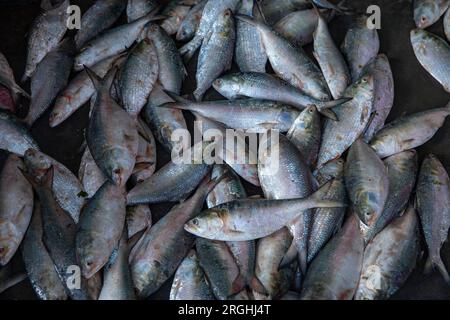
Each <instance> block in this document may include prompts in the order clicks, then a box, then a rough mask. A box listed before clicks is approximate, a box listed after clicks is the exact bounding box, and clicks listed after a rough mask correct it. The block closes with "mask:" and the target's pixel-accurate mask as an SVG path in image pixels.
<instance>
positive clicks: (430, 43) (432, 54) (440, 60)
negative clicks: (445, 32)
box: [411, 29, 450, 92]
mask: <svg viewBox="0 0 450 320" xmlns="http://www.w3.org/2000/svg"><path fill="white" fill-rule="evenodd" d="M411 44H412V46H413V49H414V53H415V55H416V57H417V60H419V62H420V64H421V65H422V67H424V69H425V70H426V71H428V73H429V74H431V75H432V76H433V78H435V79H436V80H437V81H438V82H439V83H440V84H441V85H442V86H443V87H444V90H445V91H447V92H450V73H449V72H448V70H450V45H449V44H448V43H447V42H446V41H445V40H444V39H442V38H440V37H438V36H436V35H434V34H432V33H430V32H428V31H425V30H422V29H414V30H411Z"/></svg>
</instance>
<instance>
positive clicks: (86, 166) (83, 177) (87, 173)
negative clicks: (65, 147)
mask: <svg viewBox="0 0 450 320" xmlns="http://www.w3.org/2000/svg"><path fill="white" fill-rule="evenodd" d="M78 179H79V180H80V182H81V184H82V185H83V189H84V191H85V192H86V194H87V197H88V198H92V197H93V196H94V194H95V193H96V192H97V190H98V189H100V187H101V186H102V185H103V183H104V182H105V181H107V180H108V178H107V177H106V176H105V175H104V174H103V172H102V170H100V168H99V167H98V166H97V164H96V163H95V160H94V158H93V157H92V154H91V152H90V151H89V148H86V149H85V150H84V153H83V156H82V157H81V163H80V168H79V169H78Z"/></svg>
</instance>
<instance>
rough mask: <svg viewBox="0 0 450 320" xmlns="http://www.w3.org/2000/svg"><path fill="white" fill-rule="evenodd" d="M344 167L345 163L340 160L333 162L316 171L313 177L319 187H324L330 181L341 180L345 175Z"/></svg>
mask: <svg viewBox="0 0 450 320" xmlns="http://www.w3.org/2000/svg"><path fill="white" fill-rule="evenodd" d="M344 165H345V161H344V160H343V159H340V158H339V159H335V160H331V161H330V162H328V163H327V164H326V165H324V166H323V167H322V168H320V169H318V170H314V172H313V175H314V177H315V178H316V179H317V182H318V183H319V186H322V185H324V184H325V183H327V182H328V181H330V180H333V179H339V178H341V177H342V176H343V174H344Z"/></svg>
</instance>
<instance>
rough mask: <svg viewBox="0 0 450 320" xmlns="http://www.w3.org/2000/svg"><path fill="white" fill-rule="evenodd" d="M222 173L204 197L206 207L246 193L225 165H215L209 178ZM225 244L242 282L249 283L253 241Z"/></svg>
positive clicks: (253, 258)
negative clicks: (219, 179)
mask: <svg viewBox="0 0 450 320" xmlns="http://www.w3.org/2000/svg"><path fill="white" fill-rule="evenodd" d="M222 175H225V178H223V179H222V181H221V182H219V183H218V184H217V185H216V187H215V188H214V189H213V190H212V191H211V192H210V193H209V194H208V196H207V198H206V204H207V206H208V208H212V207H214V206H216V205H219V204H222V203H225V202H229V201H232V200H235V199H243V198H246V197H247V193H246V191H245V189H244V187H243V186H242V183H241V181H240V180H239V177H238V176H237V175H236V173H235V172H234V171H233V170H231V169H230V168H229V167H227V166H226V165H215V166H214V167H213V169H212V171H211V179H217V178H219V177H220V176H222ZM226 245H227V246H228V248H229V250H230V252H231V253H232V255H233V257H234V259H235V260H236V264H237V266H238V268H239V274H240V275H241V279H242V282H244V283H245V284H250V282H251V280H252V278H253V273H254V268H255V242H254V241H236V242H226ZM233 280H234V279H233Z"/></svg>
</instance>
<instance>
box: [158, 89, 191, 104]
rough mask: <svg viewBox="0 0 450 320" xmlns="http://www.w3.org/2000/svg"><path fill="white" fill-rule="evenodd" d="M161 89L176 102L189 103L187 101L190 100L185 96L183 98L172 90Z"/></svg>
mask: <svg viewBox="0 0 450 320" xmlns="http://www.w3.org/2000/svg"><path fill="white" fill-rule="evenodd" d="M163 91H164V92H165V93H166V94H167V95H168V96H169V97H170V98H171V99H172V100H173V101H176V102H182V103H189V102H192V101H191V100H188V99H186V98H184V97H182V96H180V95H178V94H176V93H174V92H172V91H169V90H166V89H163Z"/></svg>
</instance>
